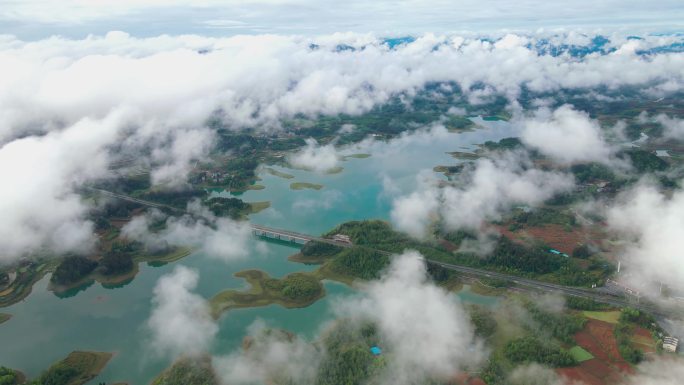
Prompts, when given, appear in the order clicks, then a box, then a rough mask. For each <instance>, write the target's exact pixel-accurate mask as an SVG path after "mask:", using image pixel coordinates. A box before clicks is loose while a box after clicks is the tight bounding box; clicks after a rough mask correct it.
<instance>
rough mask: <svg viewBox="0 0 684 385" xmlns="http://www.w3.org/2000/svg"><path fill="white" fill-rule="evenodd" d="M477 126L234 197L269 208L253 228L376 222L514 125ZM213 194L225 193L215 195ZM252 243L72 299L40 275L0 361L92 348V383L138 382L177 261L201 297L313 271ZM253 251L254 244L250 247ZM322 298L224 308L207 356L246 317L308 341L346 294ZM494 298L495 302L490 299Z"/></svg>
mask: <svg viewBox="0 0 684 385" xmlns="http://www.w3.org/2000/svg"><path fill="white" fill-rule="evenodd" d="M473 120H474V121H475V122H476V123H477V124H478V125H480V126H482V127H481V128H479V129H476V130H474V131H469V132H463V133H449V132H447V131H446V130H444V129H439V128H433V129H431V130H425V131H418V132H415V133H412V134H409V135H406V136H402V137H399V138H396V139H393V140H391V141H388V142H380V141H368V142H364V143H362V144H359V145H354V146H351V147H346V148H341V149H338V150H339V152H340V155H342V156H344V155H352V154H370V157H367V158H354V157H347V158H346V160H344V161H341V162H340V164H339V166H341V167H343V170H342V171H341V172H339V173H334V174H326V173H315V172H310V171H305V170H295V169H290V168H286V167H277V166H273V168H274V169H276V170H277V171H280V172H282V173H286V174H290V175H293V176H294V178H292V179H286V178H283V177H281V176H275V175H272V174H271V173H269V172H266V171H265V170H262V171H261V172H260V173H259V177H260V178H261V180H260V181H259V182H258V183H259V184H261V185H263V186H265V188H264V189H263V190H250V191H247V192H245V193H244V194H242V195H241V198H242V199H243V200H245V201H247V202H256V201H270V202H271V207H270V208H268V209H266V210H263V211H261V212H259V213H257V214H253V215H251V216H250V220H251V221H252V222H253V223H255V224H259V225H264V226H270V227H275V228H282V229H287V230H292V231H296V232H302V233H308V234H314V235H317V234H321V233H324V232H327V231H329V230H330V229H332V228H333V227H334V226H336V225H338V224H340V223H342V222H346V221H349V220H361V219H374V218H378V219H384V220H388V219H389V217H390V210H391V204H392V200H393V199H394V198H395V197H396V196H399V195H401V194H405V193H410V192H411V191H413V189H415V186H416V180H417V179H416V178H417V175H419V174H420V173H421V172H423V173H428V174H430V175H435V176H437V177H441V178H443V175H441V174H437V173H434V172H433V171H432V168H433V167H435V166H438V165H455V164H458V163H459V162H461V161H460V160H457V159H454V158H453V157H451V156H450V155H449V154H447V152H451V151H473V150H474V149H475V148H476V147H475V145H477V144H480V143H483V142H485V141H487V140H493V141H498V140H499V139H501V138H504V137H510V136H515V132H513V131H514V128H513V127H512V126H511V125H510V124H508V123H507V122H504V121H485V120H482V119H481V118H473ZM293 182H308V183H315V184H320V185H323V188H321V189H320V190H312V189H303V190H293V189H291V188H290V184H291V183H293ZM217 194H219V195H223V194H228V193H217ZM252 242H261V243H263V244H262V245H260V247H259V248H258V250H260V251H259V252H258V253H255V254H254V255H250V256H249V257H247V258H244V259H241V260H238V261H233V262H228V263H226V262H224V261H221V260H218V259H215V258H211V256H208V255H205V254H204V253H202V252H196V253H194V254H192V255H190V256H188V257H186V258H183V259H181V260H180V261H178V262H175V263H172V264H168V265H164V266H159V267H151V266H147V265H140V272H139V274H138V275H137V276H136V277H135V279H133V280H132V281H131V282H130V283H128V284H126V285H124V286H122V287H118V288H110V289H107V288H103V287H102V286H101V285H100V284H97V283H96V284H93V285H92V286H90V287H87V288H84V290H81V291H79V292H77V293H74V295H73V296H70V297H64V298H59V297H57V296H55V295H54V294H53V293H52V292H49V291H47V289H46V288H47V285H48V282H49V276H47V277H45V278H43V279H42V280H41V281H40V282H38V283H37V284H36V285H35V286H34V288H33V292H32V294H31V295H29V296H28V297H27V298H26V299H25V300H24V301H22V302H19V303H17V304H15V305H12V306H10V307H6V308H2V309H0V311H2V312H4V313H9V314H12V315H13V318H12V319H11V320H9V321H8V322H6V323H4V324H2V325H0V341H2V345H1V347H0V365H4V366H8V367H11V368H14V369H18V370H21V371H23V372H25V373H26V374H27V375H28V376H29V377H30V378H33V377H35V376H36V375H38V374H39V373H40V372H41V371H42V370H44V369H46V368H47V367H48V366H49V365H50V364H52V363H53V362H55V361H57V360H59V359H62V358H64V357H65V356H66V355H67V354H69V353H70V352H71V351H74V350H96V351H105V352H113V353H115V356H114V358H113V359H112V360H111V361H110V363H109V365H108V366H107V367H106V368H105V369H104V371H103V372H102V374H101V375H100V376H99V377H97V378H96V379H95V380H93V381H91V383H92V384H97V383H99V382H106V383H114V382H117V381H125V382H129V383H130V384H132V385H146V384H148V383H149V382H150V381H151V380H152V379H153V378H154V377H155V376H156V375H157V374H159V373H160V372H161V371H162V370H164V368H166V367H167V366H168V365H169V364H170V363H171V361H172V359H171V358H169V357H158V356H155V354H154V353H153V352H152V351H151V350H150V349H149V348H148V347H147V345H148V338H149V337H148V335H149V331H148V330H147V329H146V321H147V319H148V318H149V316H150V312H151V308H152V306H151V298H152V290H153V288H154V286H155V284H156V282H157V280H158V279H159V278H160V277H161V276H163V275H165V274H168V273H170V272H171V271H172V270H173V269H174V267H175V266H176V265H185V266H188V267H190V268H193V269H196V270H197V271H198V273H199V284H198V287H197V289H196V290H195V292H196V293H197V294H199V295H201V296H203V297H205V298H207V299H209V298H211V297H212V296H213V295H214V294H216V293H218V292H220V291H222V290H224V289H227V288H238V289H239V288H243V287H246V286H245V283H244V281H243V280H241V279H238V278H235V277H233V273H235V272H238V271H240V270H245V269H261V270H264V271H266V272H268V273H269V274H270V275H272V276H274V277H282V276H284V275H286V274H288V273H291V272H296V271H305V270H312V269H314V268H315V266H307V265H303V264H299V263H294V262H290V261H288V260H287V257H288V256H289V255H291V254H294V253H296V252H297V249H296V248H293V247H290V246H285V245H279V244H274V243H268V242H263V241H259V240H256V239H254V240H252ZM252 249H256V248H254V247H253V248H252ZM325 288H326V291H327V296H326V297H324V298H323V299H321V300H319V301H318V302H316V303H315V304H313V305H311V306H309V307H306V308H301V309H285V308H282V307H280V306H278V305H271V306H267V307H260V308H250V309H240V310H232V311H229V312H228V313H226V314H224V315H223V316H222V317H221V319H220V320H219V328H220V331H219V334H218V336H217V338H216V341H215V342H214V344H213V346H212V353H213V354H216V355H221V354H229V353H230V352H232V351H235V349H239V347H240V344H241V341H242V338H243V337H244V336H245V334H246V329H247V327H248V326H249V325H251V324H252V323H253V322H254V321H255V320H258V319H260V320H263V321H265V322H266V323H267V324H268V325H269V326H271V327H275V328H283V329H287V330H289V331H292V332H295V333H298V334H299V335H300V336H303V337H304V338H313V337H314V336H315V335H316V333H317V332H318V331H319V329H320V327H321V325H322V324H323V323H325V322H326V321H327V320H330V319H331V318H332V311H331V308H330V306H331V303H332V302H334V301H331V300H334V298H336V297H339V296H345V295H350V294H352V293H353V289H352V288H350V287H347V286H345V285H342V284H339V283H335V282H326V283H325ZM459 297H460V298H461V300H462V301H464V302H470V301H472V302H474V303H480V304H485V305H491V304H493V303H494V302H496V299H492V298H490V297H484V298H481V297H483V296H478V295H477V294H475V293H472V292H465V293H462V294H460V295H459ZM490 301H494V302H490Z"/></svg>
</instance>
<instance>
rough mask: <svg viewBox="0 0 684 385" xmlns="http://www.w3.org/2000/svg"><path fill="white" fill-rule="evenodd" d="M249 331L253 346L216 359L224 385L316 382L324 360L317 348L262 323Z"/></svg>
mask: <svg viewBox="0 0 684 385" xmlns="http://www.w3.org/2000/svg"><path fill="white" fill-rule="evenodd" d="M249 329H250V330H249V337H248V338H249V339H248V341H249V342H248V343H247V346H245V348H244V349H243V350H241V351H238V352H234V353H233V354H230V355H228V356H223V357H217V358H215V359H214V368H215V370H216V372H217V373H218V376H219V378H220V379H221V381H222V383H224V384H226V385H252V384H263V383H270V382H276V381H274V380H278V379H281V380H284V381H283V382H282V383H293V384H313V383H314V382H315V378H316V374H317V370H318V365H319V363H320V360H321V358H322V356H321V352H319V351H318V350H317V349H316V348H315V347H314V345H312V344H310V343H308V342H307V341H304V340H302V339H299V338H297V337H295V336H292V335H288V334H287V333H286V332H283V331H280V330H273V329H268V328H267V327H266V325H265V323H264V322H263V321H261V320H257V321H255V322H254V323H253V324H252V325H251V326H250V328H249ZM277 383H281V382H277Z"/></svg>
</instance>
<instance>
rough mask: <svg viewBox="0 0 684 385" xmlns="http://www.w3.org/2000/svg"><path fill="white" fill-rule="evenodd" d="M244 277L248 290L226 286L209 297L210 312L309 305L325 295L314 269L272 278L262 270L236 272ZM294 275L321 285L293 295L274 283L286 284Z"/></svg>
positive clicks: (215, 316) (219, 313)
mask: <svg viewBox="0 0 684 385" xmlns="http://www.w3.org/2000/svg"><path fill="white" fill-rule="evenodd" d="M234 276H236V277H239V278H243V279H244V280H245V281H247V283H248V284H249V285H250V288H249V289H248V290H243V291H241V290H234V289H229V290H224V291H221V292H219V293H218V294H216V295H215V296H214V297H212V299H211V300H210V301H209V304H210V307H211V313H212V316H213V317H214V318H219V317H220V316H221V314H223V313H225V312H226V311H228V310H230V309H239V308H252V307H261V306H268V305H271V304H278V305H280V306H283V307H285V308H288V309H289V308H300V307H307V306H309V305H311V304H313V303H314V302H316V301H318V300H319V299H321V298H323V297H324V296H325V294H326V293H325V288H324V287H323V285H322V283H321V282H320V279H319V278H318V276H317V275H313V274H311V273H292V274H288V275H287V276H285V277H284V278H282V279H274V278H271V277H270V276H269V275H268V273H266V272H264V271H262V270H243V271H239V272H237V273H235V274H234ZM293 278H300V279H305V280H309V283H311V284H313V280H315V282H316V284H317V285H318V287H317V288H316V289H317V290H316V292H314V293H313V295H312V296H308V297H301V298H293V297H291V296H287V295H285V294H284V292H285V290H286V289H285V290H277V289H275V288H274V287H278V286H280V285H287V284H288V283H289V282H288V281H290V280H292V279H293Z"/></svg>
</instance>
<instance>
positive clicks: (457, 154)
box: [448, 151, 481, 160]
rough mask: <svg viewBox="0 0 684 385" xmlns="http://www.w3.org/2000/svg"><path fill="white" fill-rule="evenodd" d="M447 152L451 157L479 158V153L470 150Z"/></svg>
mask: <svg viewBox="0 0 684 385" xmlns="http://www.w3.org/2000/svg"><path fill="white" fill-rule="evenodd" d="M448 154H449V155H451V157H452V158H455V159H463V160H477V159H480V158H481V156H480V155H478V154H474V153H472V152H462V151H450V152H448Z"/></svg>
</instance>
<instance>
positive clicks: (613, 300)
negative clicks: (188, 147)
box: [87, 187, 684, 318]
mask: <svg viewBox="0 0 684 385" xmlns="http://www.w3.org/2000/svg"><path fill="white" fill-rule="evenodd" d="M87 188H88V189H89V190H91V191H96V192H99V193H101V194H103V195H107V196H109V197H112V198H117V199H121V200H125V201H128V202H133V203H138V204H141V205H144V206H148V207H154V208H158V209H164V208H165V209H168V210H172V211H174V212H177V213H182V214H190V213H188V212H187V211H185V210H182V209H179V208H176V207H173V206H168V205H163V204H159V203H155V202H150V201H146V200H142V199H137V198H133V197H130V196H127V195H122V194H117V193H113V192H110V191H107V190H101V189H96V188H92V187H87ZM250 226H251V227H252V229H253V230H257V231H262V232H269V233H273V234H279V235H281V236H285V237H291V238H299V239H306V240H308V241H317V242H323V243H328V244H331V245H335V246H340V247H350V246H352V245H351V244H349V243H345V242H336V241H333V240H332V239H327V238H322V237H316V236H312V235H308V234H302V233H297V232H294V231H289V230H281V229H274V228H270V227H266V226H261V225H256V224H250ZM377 251H379V252H381V253H383V254H386V255H389V254H391V253H389V252H387V251H384V250H377ZM426 262H427V263H430V264H434V265H437V266H441V267H443V268H445V269H449V270H453V271H457V272H459V273H462V274H466V275H469V276H473V277H479V278H494V279H500V280H506V281H510V282H513V283H514V284H516V285H517V286H521V287H525V288H528V289H532V290H537V291H544V292H555V293H559V294H564V295H568V296H573V297H581V298H587V299H592V300H594V301H596V302H601V303H606V304H609V305H613V306H618V307H625V306H631V307H634V308H638V309H641V310H644V311H647V312H650V313H652V314H654V315H656V316H659V317H677V318H681V317H684V311H677V312H672V311H665V310H662V309H658V308H655V307H654V306H652V305H650V304H644V303H640V304H635V303H633V302H632V301H629V300H627V299H625V298H623V297H617V296H612V295H608V294H603V293H601V292H598V291H597V290H592V289H584V288H578V287H571V286H563V285H557V284H553V283H547V282H542V281H537V280H533V279H528V278H522V277H518V276H515V275H509V274H503V273H498V272H495V271H491V270H484V269H478V268H474V267H467V266H462V265H454V264H450V263H444V262H440V261H436V260H432V259H426Z"/></svg>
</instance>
